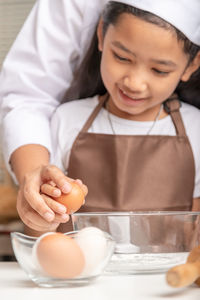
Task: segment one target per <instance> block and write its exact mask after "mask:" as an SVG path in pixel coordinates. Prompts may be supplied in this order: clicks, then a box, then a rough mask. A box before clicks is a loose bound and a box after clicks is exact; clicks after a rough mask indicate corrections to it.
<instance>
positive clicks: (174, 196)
mask: <svg viewBox="0 0 200 300" xmlns="http://www.w3.org/2000/svg"><path fill="white" fill-rule="evenodd" d="M106 99H107V98H106V97H104V98H103V99H101V100H100V102H99V103H98V105H97V106H96V108H95V109H94V111H93V112H92V114H91V115H90V117H89V119H88V120H87V121H86V123H85V125H84V126H83V128H82V130H81V131H80V133H79V134H78V136H77V138H76V140H75V141H74V143H73V146H72V150H71V156H70V161H69V168H68V176H69V177H71V178H74V179H76V178H79V179H81V180H82V181H83V182H84V183H85V184H86V185H87V186H88V190H89V193H88V195H87V197H86V203H85V205H84V206H83V207H82V208H81V209H80V212H81V211H82V212H85V211H155V210H191V207H192V199H193V189H194V177H195V166H194V158H193V153H192V149H191V146H190V142H189V140H188V137H187V135H186V132H185V128H184V124H183V121H182V118H181V114H180V111H179V108H180V102H179V101H178V100H177V99H176V98H174V97H173V98H171V99H169V100H168V101H166V102H165V105H164V107H165V110H167V112H168V113H169V114H170V116H171V118H172V121H173V123H174V126H175V129H176V136H163V135H112V134H98V133H89V132H88V129H89V128H90V127H91V125H92V123H93V121H94V119H95V118H96V116H97V115H98V113H99V111H100V110H101V109H102V107H103V105H104V104H105V101H106Z"/></svg>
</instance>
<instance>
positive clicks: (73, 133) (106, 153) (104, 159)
mask: <svg viewBox="0 0 200 300" xmlns="http://www.w3.org/2000/svg"><path fill="white" fill-rule="evenodd" d="M191 7H192V9H191ZM199 11H200V4H199V1H198V0H193V1H192V3H191V2H190V3H188V1H185V0H182V1H177V2H174V1H173V2H172V1H171V0H165V1H162V2H161V1H159V0H156V1H152V2H151V1H147V0H140V1H138V0H121V1H109V3H108V4H107V6H106V7H105V10H104V12H103V14H102V18H101V20H100V22H99V24H98V28H97V35H95V36H94V39H93V41H92V44H91V47H90V49H89V50H88V53H87V55H86V57H85V60H84V61H83V63H82V66H81V68H80V69H79V70H78V71H77V74H78V75H77V76H75V78H74V82H73V84H72V88H71V89H70V90H69V91H68V93H67V97H68V99H69V98H71V97H72V95H73V97H74V93H76V92H77V91H80V92H79V94H77V95H76V96H77V99H78V98H80V99H82V98H86V99H84V100H77V101H73V102H70V103H66V104H64V105H62V106H61V107H59V108H58V109H57V111H56V113H55V114H54V117H53V119H52V124H51V125H52V126H51V128H52V135H53V145H54V146H55V156H54V159H53V163H54V164H56V165H57V166H58V167H59V168H60V169H62V170H63V171H66V172H67V175H68V176H69V177H70V178H80V179H81V180H83V182H84V183H85V184H86V185H87V187H88V189H89V193H88V196H87V198H86V204H85V205H84V206H83V207H82V210H84V211H85V210H86V211H94V210H98V211H100V210H104V211H105V210H120V211H122V210H124V211H127V210H128V211H129V210H190V209H194V210H196V209H199V205H198V204H199V197H200V155H199V153H200V139H199V137H198V130H199V127H200V112H199V110H198V109H197V108H195V107H194V106H191V105H189V104H187V103H185V102H188V103H192V104H194V105H195V104H198V103H196V102H195V101H196V99H194V102H193V99H192V100H190V99H189V96H190V95H189V94H188V93H184V89H185V84H186V85H187V89H189V88H191V87H192V85H193V84H194V86H195V85H196V82H198V81H199V66H200V51H199V45H200V25H199V17H200V13H199ZM183 16H184V17H183ZM96 42H98V48H97V43H96ZM94 61H95V65H94ZM88 74H89V78H88ZM196 87H197V88H196V90H197V93H198V86H197V85H196ZM194 93H195V87H194V89H193V96H194V95H195V94H194ZM197 95H198V94H197ZM197 99H199V96H198V98H197ZM180 100H181V101H182V102H181V101H180ZM47 169H48V172H49V170H51V172H52V173H53V172H54V174H56V172H58V173H57V174H61V173H59V172H60V171H59V170H57V169H56V168H55V167H47V168H46V167H44V172H45V170H47ZM52 170H55V171H52ZM50 179H52V177H51V178H50ZM41 191H42V192H43V193H44V194H46V196H44V199H46V201H47V202H48V205H49V206H50V207H51V208H52V209H53V207H55V201H53V200H52V199H51V198H50V196H52V195H53V193H55V191H58V192H59V190H57V189H56V188H55V187H53V186H51V185H49V184H46V185H43V186H42V187H41ZM18 208H19V209H18V210H19V212H20V213H21V215H23V216H24V211H23V210H24V209H23V206H22V205H20V203H19V204H18ZM38 211H39V209H38ZM23 220H24V222H25V223H26V224H27V225H30V220H28V217H27V219H25V218H24V219H23ZM27 220H28V221H27ZM57 225H58V224H57ZM57 225H56V224H55V227H56V226H57ZM37 226H38V224H37V221H36V220H35V225H34V222H33V221H31V227H32V228H33V229H36V230H37V228H38V227H37ZM40 228H42V225H41V226H40ZM51 229H52V228H51Z"/></svg>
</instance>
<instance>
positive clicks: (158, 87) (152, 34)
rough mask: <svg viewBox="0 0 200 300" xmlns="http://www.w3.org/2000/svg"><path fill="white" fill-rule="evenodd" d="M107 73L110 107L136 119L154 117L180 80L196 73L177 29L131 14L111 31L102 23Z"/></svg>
mask: <svg viewBox="0 0 200 300" xmlns="http://www.w3.org/2000/svg"><path fill="white" fill-rule="evenodd" d="M98 38H99V50H101V51H102V60H101V75H102V79H103V82H104V85H105V87H106V89H107V91H108V93H109V94H110V99H109V106H110V111H111V112H112V113H114V114H116V115H117V116H119V117H122V118H126V119H133V120H143V121H148V120H154V118H155V116H156V114H157V113H158V111H159V109H160V104H161V103H162V102H163V101H165V100H166V99H167V98H168V97H169V96H170V95H171V94H172V93H173V92H174V90H175V88H176V86H177V85H178V83H179V81H180V80H184V81H187V80H188V79H189V77H190V76H191V74H192V73H193V72H194V67H192V66H193V65H191V66H189V67H187V65H188V56H187V55H186V54H185V53H184V52H183V45H182V42H180V41H178V40H177V37H176V34H175V33H174V32H172V31H170V30H166V29H164V28H161V27H159V26H157V25H154V24H151V23H148V22H146V21H144V20H141V19H139V18H137V17H135V16H133V15H131V14H127V13H124V14H122V15H121V16H120V17H119V19H118V22H117V23H116V24H115V25H110V26H109V27H108V29H107V31H106V34H105V36H104V37H103V34H102V22H100V23H99V27H98Z"/></svg>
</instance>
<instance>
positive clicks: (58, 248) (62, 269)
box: [36, 233, 85, 279]
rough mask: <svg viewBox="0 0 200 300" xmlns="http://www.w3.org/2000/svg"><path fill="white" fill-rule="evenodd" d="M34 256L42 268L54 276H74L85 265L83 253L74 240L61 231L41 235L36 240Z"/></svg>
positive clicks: (78, 273) (79, 272)
mask: <svg viewBox="0 0 200 300" xmlns="http://www.w3.org/2000/svg"><path fill="white" fill-rule="evenodd" d="M36 256H37V260H38V263H39V265H40V267H41V268H42V270H43V271H44V272H45V273H46V274H47V275H49V276H51V277H55V278H65V279H67V278H68V279H69V278H74V277H76V276H78V275H80V274H81V272H82V271H83V268H84V266H85V258H84V254H83V252H82V250H81V249H80V247H79V246H78V244H77V243H76V241H75V240H74V239H73V238H70V237H68V236H66V235H64V234H62V233H48V234H45V235H44V236H41V237H40V238H39V240H38V241H37V245H36Z"/></svg>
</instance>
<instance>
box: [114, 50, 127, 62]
mask: <svg viewBox="0 0 200 300" xmlns="http://www.w3.org/2000/svg"><path fill="white" fill-rule="evenodd" d="M113 55H114V57H115V58H117V59H118V60H120V61H124V62H130V59H128V58H125V57H122V56H119V55H118V54H116V53H115V52H113Z"/></svg>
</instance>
